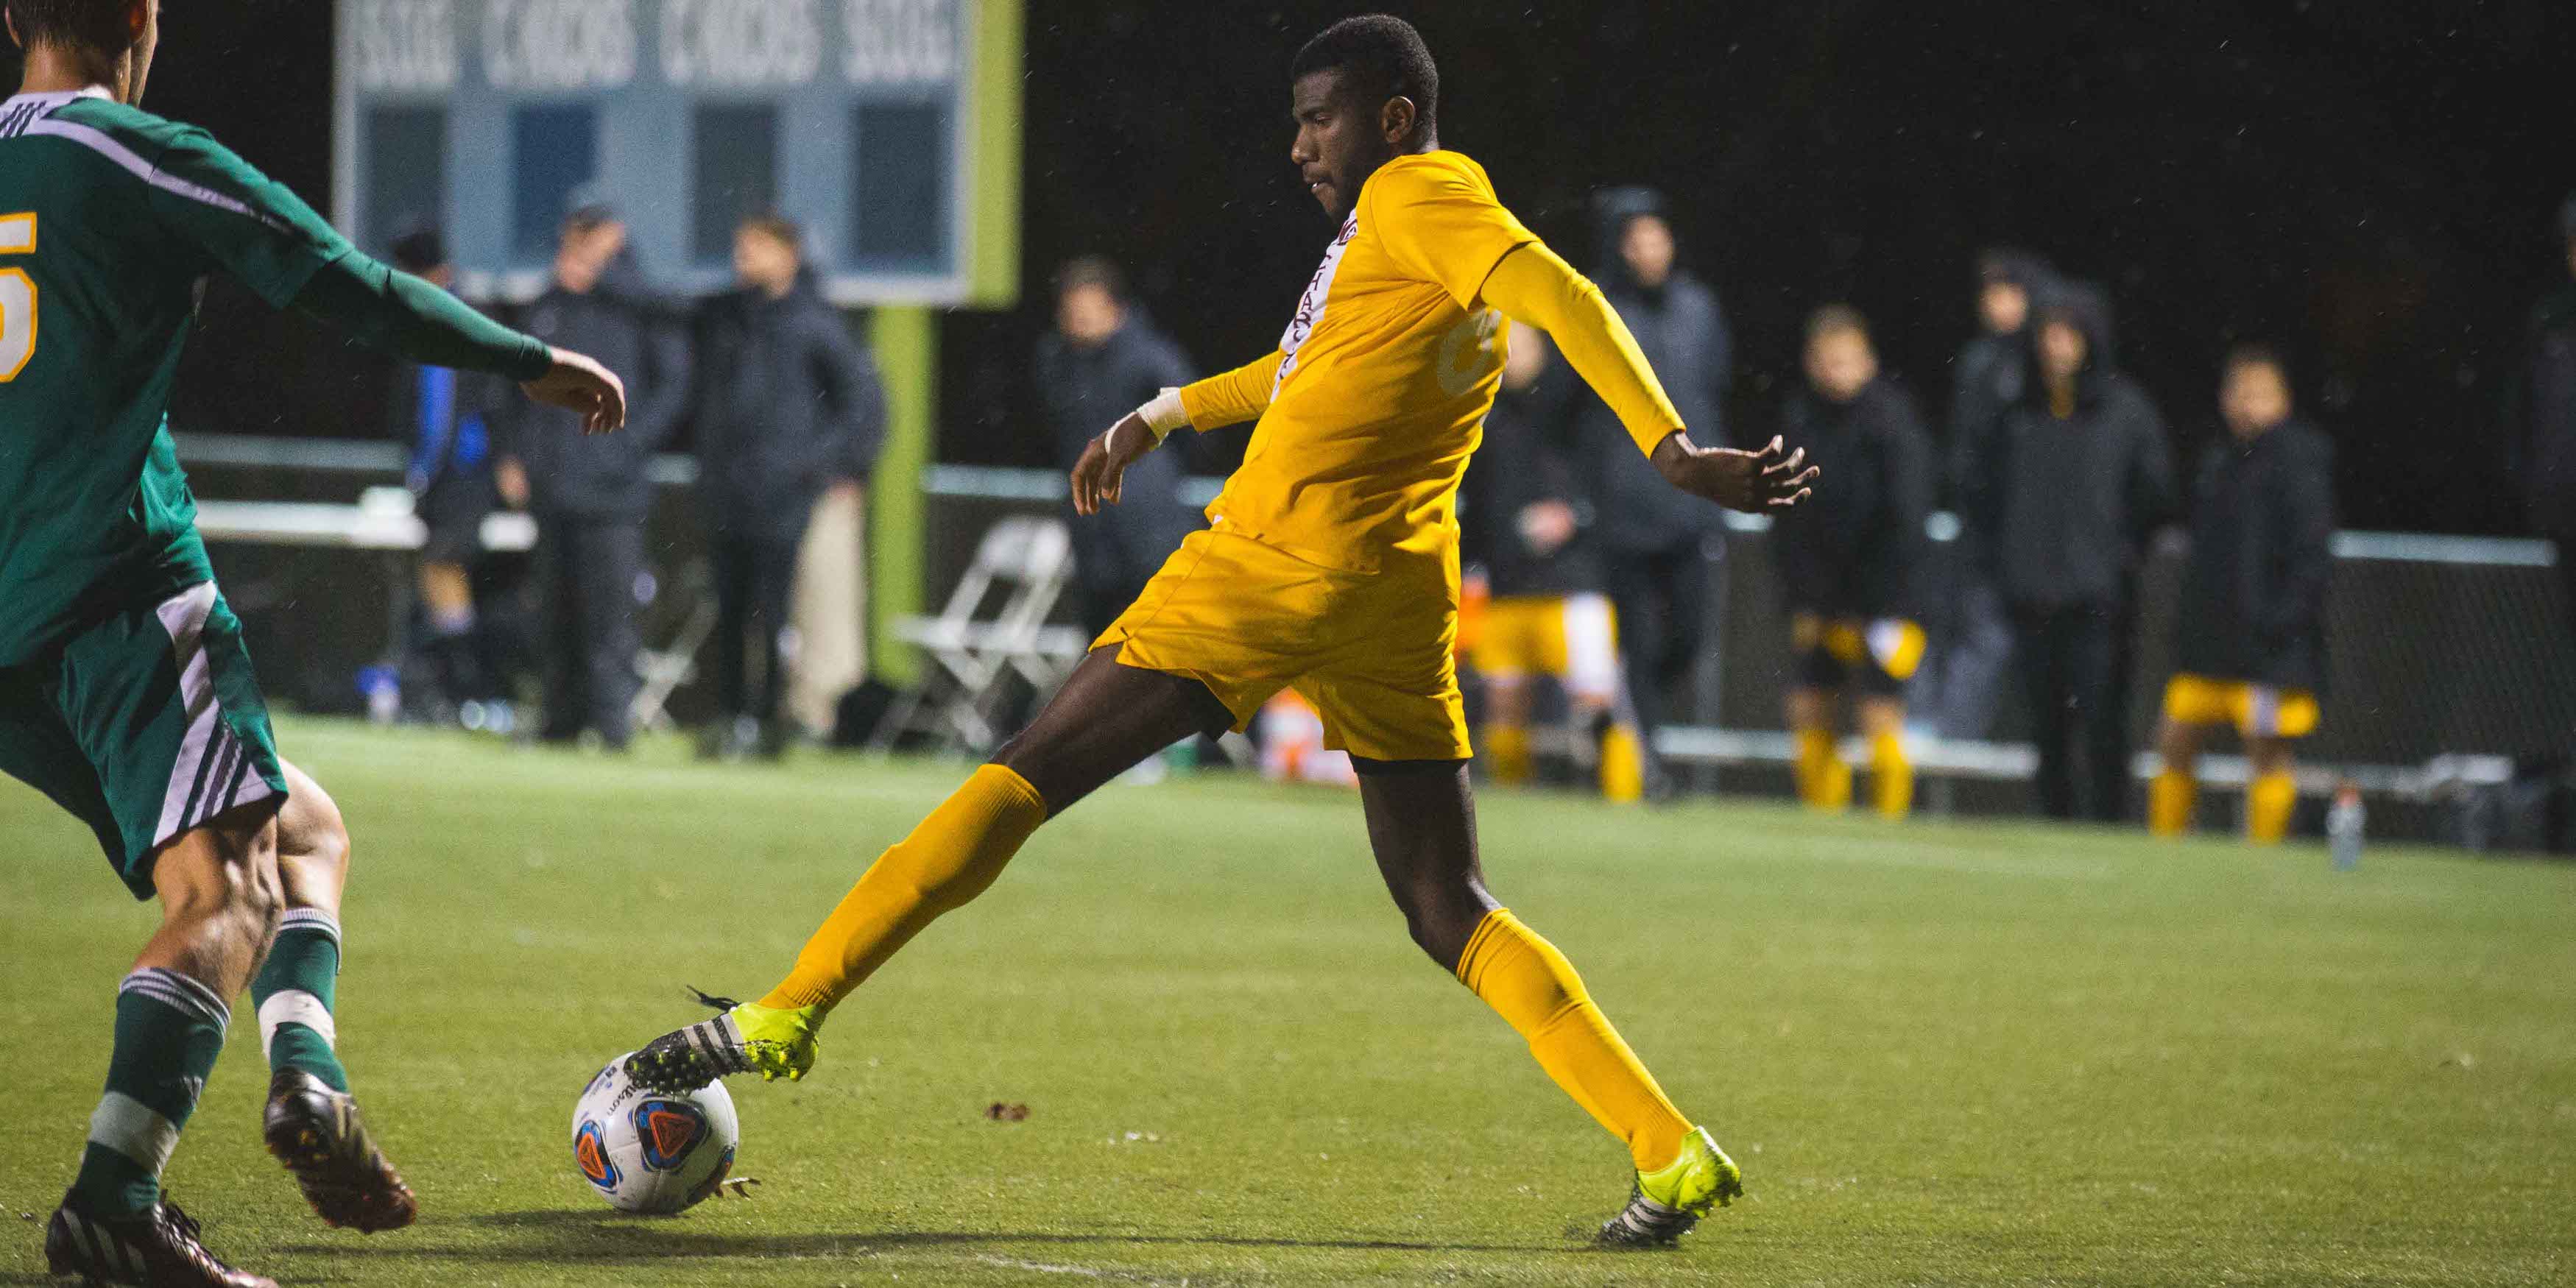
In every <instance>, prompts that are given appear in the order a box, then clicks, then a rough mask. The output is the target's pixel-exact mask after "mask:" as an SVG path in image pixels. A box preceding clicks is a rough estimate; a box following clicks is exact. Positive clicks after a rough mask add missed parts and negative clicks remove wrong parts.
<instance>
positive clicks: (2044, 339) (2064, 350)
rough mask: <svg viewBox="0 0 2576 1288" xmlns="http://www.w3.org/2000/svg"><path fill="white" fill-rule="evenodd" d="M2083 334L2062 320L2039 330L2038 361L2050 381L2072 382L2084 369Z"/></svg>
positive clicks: (2053, 320)
mask: <svg viewBox="0 0 2576 1288" xmlns="http://www.w3.org/2000/svg"><path fill="white" fill-rule="evenodd" d="M2084 348H2085V345H2084V332H2083V330H2082V329H2081V328H2079V327H2077V326H2076V325H2075V324H2074V323H2072V322H2069V321H2066V320H2065V319H2063V318H2050V319H2049V320H2048V321H2047V322H2045V323H2043V324H2041V326H2040V328H2039V361H2040V364H2041V366H2043V367H2044V368H2045V369H2046V370H2047V372H2048V376H2049V378H2050V379H2052V380H2072V379H2074V377H2075V373H2076V372H2079V371H2082V370H2083V369H2084Z"/></svg>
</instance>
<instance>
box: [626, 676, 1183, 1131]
mask: <svg viewBox="0 0 2576 1288" xmlns="http://www.w3.org/2000/svg"><path fill="white" fill-rule="evenodd" d="M1118 651H1119V650H1118V648H1117V646H1114V645H1113V646H1110V647H1105V648H1098V649H1094V650H1092V652H1091V655H1090V656H1089V657H1086V658H1084V659H1083V660H1082V664H1081V665H1080V666H1078V667H1076V668H1075V669H1074V673H1073V676H1072V678H1070V679H1068V680H1066V681H1065V684H1064V687H1063V688H1062V689H1060V690H1058V691H1057V692H1056V695H1055V697H1054V698H1052V699H1050V700H1049V701H1048V703H1047V705H1046V707H1045V708H1044V709H1043V710H1041V711H1039V712H1038V715H1037V718H1036V719H1035V720H1033V721H1031V722H1030V723H1029V727H1028V728H1027V729H1025V730H1023V731H1022V732H1021V733H1020V735H1019V736H1018V737H1016V738H1013V739H1012V740H1011V741H1010V742H1009V743H1008V744H1006V745H1005V746H1004V747H1003V748H1002V750H1001V752H1000V753H999V754H998V755H996V756H994V758H993V760H992V763H990V764H987V765H985V766H983V767H982V768H980V769H977V770H976V771H975V773H974V775H973V776H972V777H970V778H968V779H967V780H966V783H965V785H964V786H962V787H960V788H958V789H957V791H956V792H955V793H954V794H953V795H951V796H950V797H949V798H948V799H947V800H946V801H944V802H942V803H941V804H940V806H939V808H938V809H935V810H933V811H931V813H930V816H929V817H928V818H925V819H923V820H922V821H921V824H920V826H918V827H915V828H914V829H913V831H912V835H910V836H907V837H905V838H904V839H903V840H902V841H900V842H898V843H897V844H896V845H895V846H894V847H893V848H892V849H889V850H887V851H886V852H885V853H883V854H881V855H879V856H877V860H876V862H874V863H873V864H870V865H869V867H868V870H867V871H866V872H865V873H863V874H861V876H860V877H859V881H858V884H857V885H855V886H852V887H851V888H850V892H849V894H848V895H846V896H844V897H843V898H842V900H841V903H840V906H839V907H837V908H835V909H833V910H832V915H831V916H829V917H827V918H825V919H824V921H823V925H822V927H821V928H820V929H818V930H816V931H815V932H814V934H813V937H812V938H810V939H808V940H806V942H805V947H804V950H803V951H802V952H799V953H798V954H797V956H796V965H795V967H794V969H792V970H790V971H789V972H788V973H787V977H786V978H785V979H783V980H780V981H779V983H778V985H777V987H775V988H772V989H771V990H770V991H769V993H768V994H767V995H766V996H764V997H762V998H761V999H760V1000H759V1001H758V1002H756V1003H752V1004H750V1005H741V1006H730V1007H729V1008H728V1009H727V1010H726V1012H725V1013H724V1014H723V1015H719V1016H717V1017H716V1018H714V1019H712V1020H708V1021H706V1022H704V1023H701V1024H694V1025H691V1026H689V1027H688V1028H685V1029H681V1030H679V1031H678V1032H676V1033H671V1034H666V1035H664V1036H663V1037H661V1038H658V1039H656V1040H655V1041H653V1042H652V1043H651V1044H649V1045H647V1046H646V1047H645V1048H644V1049H643V1050H642V1051H639V1052H637V1053H636V1054H635V1055H634V1056H632V1057H630V1058H629V1059H628V1060H627V1062H626V1072H627V1074H628V1076H630V1077H633V1078H635V1079H636V1080H637V1081H638V1082H641V1083H643V1084H644V1085H646V1086H651V1087H659V1088H675V1087H695V1086H702V1085H704V1084H706V1083H707V1082H709V1081H711V1080H713V1079H715V1078H719V1077H723V1076H725V1075H726V1074H731V1073H751V1072H757V1073H759V1074H760V1075H761V1076H763V1077H764V1078H775V1077H779V1076H782V1075H783V1076H785V1077H788V1078H801V1077H803V1076H805V1072H806V1070H807V1069H809V1068H811V1067H812V1065H813V1063H814V1054H815V1039H814V1034H815V1031H816V1030H817V1029H819V1028H820V1027H821V1025H822V1022H823V1017H824V1016H825V1015H826V1014H828V1013H829V1012H830V1011H831V1009H832V1008H833V1007H834V1006H837V1005H839V1004H840V1001H841V999H842V998H844V997H847V996H848V995H849V994H850V991H851V990H853V989H855V988H857V987H858V986H859V985H860V984H861V983H862V982H863V981H865V980H866V979H867V978H868V976H869V975H870V974H872V973H874V972H875V971H876V969H877V968H878V967H879V966H882V965H884V964H885V962H886V959H888V958H890V957H892V956H894V954H895V952H896V950H898V949H900V948H902V947H903V946H904V944H906V943H907V942H909V941H910V940H911V939H912V937H913V936H914V935H916V934H919V933H921V930H922V928H923V927H925V926H927V925H929V924H930V923H931V922H932V921H933V920H935V919H937V918H938V917H939V915H940V914H942V913H945V912H949V911H951V910H953V909H956V908H961V907H964V906H965V905H966V903H967V902H968V901H969V900H972V899H973V898H974V897H975V896H977V895H979V894H982V893H983V892H984V890H985V889H986V888H987V887H989V886H991V885H992V884H993V880H994V878H996V877H998V876H1000V875H1001V874H1002V868H1003V866H1004V865H1005V864H1008V863H1009V862H1010V861H1011V856H1012V855H1014V854H1016V853H1018V852H1019V848H1020V845H1021V843H1022V842H1024V841H1026V840H1027V839H1028V838H1029V834H1030V833H1032V832H1034V831H1036V830H1037V828H1038V825H1039V824H1041V823H1044V822H1045V821H1046V820H1047V819H1049V818H1051V817H1053V816H1055V815H1056V814H1059V813H1062V812H1063V811H1064V810H1066V809H1068V808H1070V807H1071V806H1072V805H1073V803H1074V802H1076V801H1078V800H1081V799H1082V798H1083V797H1085V796H1088V795H1090V794H1091V793H1092V791H1093V790H1095V789H1097V788H1098V787H1100V785H1101V784H1103V783H1106V782H1108V781H1109V780H1110V779H1112V778H1115V777H1117V776H1118V775H1119V774H1121V773H1124V772H1126V770H1127V769H1128V767H1129V766H1131V765H1134V764H1135V763H1136V762H1137V761H1140V760H1143V759H1144V758H1145V757H1147V756H1150V755H1153V754H1154V753H1155V752H1158V751H1161V750H1162V749H1163V748H1165V747H1168V746H1170V745H1172V744H1173V743H1175V742H1178V741H1180V740H1181V739H1183V738H1186V737H1189V736H1191V735H1192V734H1202V733H1214V732H1216V731H1218V730H1221V729H1225V728H1230V727H1232V725H1233V723H1234V716H1233V714H1232V713H1231V712H1229V711H1228V710H1227V709H1226V707H1225V704H1223V703H1222V702H1219V701H1218V700H1217V698H1216V696H1215V695H1214V694H1212V693H1210V692H1209V691H1208V690H1207V688H1206V687H1205V686H1204V685H1201V684H1200V683H1199V682H1198V681H1196V680H1192V679H1188V678H1185V677H1182V676H1177V675H1168V674H1165V673H1163V672H1160V671H1148V670H1143V669H1141V668H1137V667H1132V666H1127V665H1125V664H1123V663H1121V662H1119V661H1118Z"/></svg>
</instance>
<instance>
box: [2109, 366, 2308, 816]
mask: <svg viewBox="0 0 2576 1288" xmlns="http://www.w3.org/2000/svg"><path fill="white" fill-rule="evenodd" d="M2218 399H2219V411H2220V414H2221V416H2222V418H2223V419H2225V421H2226V422H2227V433H2228V438H2227V441H2225V442H2221V443H2218V444H2216V445H2214V446H2212V447H2211V448H2210V449H2209V452H2208V454H2207V455H2206V456H2204V457H2203V458H2202V460H2201V465H2200V475H2199V481H2198V484H2197V486H2196V487H2195V488H2194V491H2193V505H2192V512H2191V555H2190V558H2189V560H2188V561H2187V562H2186V563H2185V565H2184V571H2183V580H2182V599H2181V602H2180V604H2179V606H2178V607H2177V609H2176V611H2175V614H2174V620H2175V630H2174V662H2175V667H2176V669H2177V672H2178V673H2177V674H2176V675H2175V676H2174V677H2173V679H2172V681H2171V682H2170V683H2168V684H2167V685H2166V686H2165V702H2164V727H2163V729H2162V731H2161V732H2159V733H2158V734H2157V737H2156V747H2157V750H2158V751H2159V752H2161V753H2162V754H2163V758H2164V766H2163V768H2162V770H2161V771H2160V772H2158V773H2157V775H2156V778H2155V782H2154V784H2153V785H2152V786H2151V787H2150V788H2149V790H2148V794H2147V826H2148V828H2149V829H2151V830H2152V831H2154V832H2155V834H2156V835H2158V836H2179V835H2181V834H2182V833H2184V832H2185V831H2187V830H2189V829H2190V827H2191V813H2192V803H2193V796H2194V794H2195V792H2196V790H2197V789H2196V783H2197V781H2198V780H2197V779H2196V778H2195V777H2194V776H2193V775H2194V772H2195V769H2196V766H2197V765H2198V762H2199V758H2200V746H2201V742H2202V740H2203V739H2204V738H2206V737H2207V736H2208V732H2209V730H2210V729H2212V728H2213V727H2215V726H2218V725H2222V724H2225V725H2233V726H2235V727H2236V731H2237V733H2238V734H2239V735H2240V736H2242V737H2243V738H2244V740H2245V757H2246V760H2247V761H2248V762H2249V765H2250V768H2251V777H2250V778H2249V780H2248V781H2247V783H2246V788H2245V833H2246V835H2247V836H2248V837H2249V838H2251V839H2252V840H2254V841H2256V842H2259V843H2270V842H2275V841H2278V840H2280V839H2281V838H2283V837H2285V836H2287V835H2289V832H2290V812H2291V810H2292V809H2294V808H2295V807H2296V806H2297V805H2298V800H2299V785H2298V781H2297V780H2296V779H2294V778H2292V777H2291V773H2290V771H2291V763H2290V745H2291V743H2292V741H2293V740H2295V739H2299V738H2303V737H2306V736H2307V735H2308V734H2310V733H2312V732H2314V731H2315V729H2316V727H2317V692H2318V690H2319V689H2321V688H2322V687H2323V686H2324V684H2325V678H2326V639H2325V603H2326V583H2327V580H2328V579H2329V577H2330V576H2331V575H2332V573H2333V570H2334V551H2333V541H2334V447H2333V445H2332V444H2331V443H2329V442H2328V441H2327V440H2326V436H2325V435H2324V434H2321V433H2319V432H2317V431H2316V430H2315V429H2313V428H2311V427H2309V426H2308V425H2307V424H2305V423H2304V422H2301V421H2299V420H2296V419H2293V418H2292V417H2291V415H2290V377H2289V370H2288V368H2287V367H2286V366H2284V365H2283V363H2282V361H2281V359H2280V357H2279V355H2277V354H2275V353H2273V352H2272V351H2271V350H2269V349H2264V348H2260V347H2254V346H2247V347H2243V348H2239V349H2237V350H2236V351H2235V352H2233V353H2231V354H2229V355H2228V358H2227V367H2226V373H2225V376H2224V378H2223V381H2222V383H2221V385H2220V387H2219V394H2218Z"/></svg>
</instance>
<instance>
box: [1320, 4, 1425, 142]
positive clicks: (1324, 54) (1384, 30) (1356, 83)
mask: <svg viewBox="0 0 2576 1288" xmlns="http://www.w3.org/2000/svg"><path fill="white" fill-rule="evenodd" d="M1335 69H1339V70H1340V71H1341V72H1342V73H1343V78H1342V86H1343V88H1345V89H1347V90H1350V91H1352V92H1354V93H1357V94H1360V95H1362V96H1364V97H1365V98H1366V99H1367V100H1368V101H1369V105H1370V106H1372V107H1375V106H1376V105H1378V104H1380V103H1384V102H1385V101H1387V100H1388V99H1390V98H1409V99H1412V100H1413V116H1414V129H1415V130H1416V131H1417V132H1419V133H1422V134H1431V133H1434V132H1436V131H1437V130H1438V128H1439V120H1440V69H1439V68H1438V67H1437V66H1435V65H1433V63H1432V61H1431V47H1430V46H1429V45H1426V44H1423V43H1422V33H1421V32H1418V31H1415V30H1414V29H1413V24H1412V23H1409V22H1406V21H1405V20H1404V19H1402V18H1398V17H1396V16H1395V15H1393V14H1385V13H1364V14H1361V15H1359V16H1358V17H1355V18H1344V19H1342V20H1341V21H1340V22H1337V23H1334V24H1333V25H1332V26H1329V27H1326V28H1324V29H1323V31H1321V32H1320V33H1317V35H1316V36H1315V38H1314V39H1313V40H1309V41H1307V42H1306V47H1305V48H1303V49H1300V50H1298V51H1297V61H1296V62H1294V63H1291V64H1289V67H1288V79H1289V80H1290V81H1299V80H1303V79H1305V78H1306V77H1307V76H1308V75H1311V74H1313V73H1315V72H1320V71H1331V70H1335Z"/></svg>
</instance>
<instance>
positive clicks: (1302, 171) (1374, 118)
mask: <svg viewBox="0 0 2576 1288" xmlns="http://www.w3.org/2000/svg"><path fill="white" fill-rule="evenodd" d="M1341 82H1342V74H1341V71H1340V70H1339V69H1337V68H1326V69H1324V70H1323V71H1319V72H1308V73H1306V75H1304V76H1303V77H1300V78H1299V79H1298V81H1297V84H1296V86H1295V87H1294V88H1293V89H1292V90H1290V92H1289V112H1290V114H1291V115H1293V116H1295V117H1296V120H1297V141H1296V143H1295V144H1293V145H1291V146H1290V147H1289V149H1288V159H1289V160H1290V161H1291V162H1294V163H1295V164H1296V166H1297V175H1298V177H1299V178H1301V179H1303V180H1305V183H1306V190H1307V191H1308V192H1311V193H1313V194H1315V201H1316V202H1317V203H1318V204H1320V205H1321V206H1323V208H1324V213H1325V214H1327V215H1330V216H1332V217H1333V218H1334V219H1337V220H1338V219H1340V218H1342V217H1343V216H1345V215H1348V214H1349V213H1350V212H1351V206H1352V204H1353V203H1355V202H1357V201H1358V200H1359V199H1360V185H1361V184H1364V183H1367V182H1368V177H1369V176H1370V175H1372V174H1375V173H1377V168H1378V167H1379V166H1382V165H1385V164H1386V163H1387V161H1388V160H1389V159H1390V158H1392V157H1393V156H1394V155H1395V148H1394V145H1392V144H1391V143H1389V142H1388V141H1387V137H1386V135H1387V128H1386V121H1385V117H1386V114H1387V106H1386V105H1366V104H1362V103H1360V102H1358V101H1357V98H1358V96H1357V95H1353V94H1345V93H1343V92H1342V88H1341ZM1390 103H1405V100H1403V99H1394V100H1390ZM1411 110H1412V105H1411V104H1410V103H1406V112H1407V114H1408V119H1407V120H1406V121H1405V122H1404V124H1405V127H1406V130H1407V132H1409V131H1410V128H1411V126H1412V122H1411V120H1410V119H1409V114H1410V112H1411Z"/></svg>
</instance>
